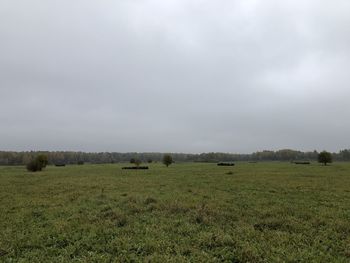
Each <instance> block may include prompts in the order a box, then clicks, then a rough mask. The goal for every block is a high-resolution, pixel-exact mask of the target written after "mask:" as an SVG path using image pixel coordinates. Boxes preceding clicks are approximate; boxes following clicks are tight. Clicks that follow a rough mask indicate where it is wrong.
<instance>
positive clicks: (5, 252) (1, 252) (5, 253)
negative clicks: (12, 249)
mask: <svg viewBox="0 0 350 263" xmlns="http://www.w3.org/2000/svg"><path fill="white" fill-rule="evenodd" d="M8 253H9V252H7V251H5V250H2V249H1V248H0V257H2V256H6V255H7V254H8Z"/></svg>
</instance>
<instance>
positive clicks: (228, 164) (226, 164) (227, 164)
mask: <svg viewBox="0 0 350 263" xmlns="http://www.w3.org/2000/svg"><path fill="white" fill-rule="evenodd" d="M217 165H218V166H235V164H234V163H223V162H221V163H218V164H217Z"/></svg>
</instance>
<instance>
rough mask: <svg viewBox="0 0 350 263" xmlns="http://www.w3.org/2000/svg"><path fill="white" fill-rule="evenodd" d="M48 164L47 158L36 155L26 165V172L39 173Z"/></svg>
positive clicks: (43, 155)
mask: <svg viewBox="0 0 350 263" xmlns="http://www.w3.org/2000/svg"><path fill="white" fill-rule="evenodd" d="M47 164H48V158H47V156H46V155H45V154H40V155H38V156H37V157H36V158H35V159H34V160H31V161H30V162H29V163H28V164H27V166H26V167H27V170H28V171H30V172H39V171H42V169H43V168H45V167H46V165H47Z"/></svg>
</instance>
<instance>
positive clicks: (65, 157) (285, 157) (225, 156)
mask: <svg viewBox="0 0 350 263" xmlns="http://www.w3.org/2000/svg"><path fill="white" fill-rule="evenodd" d="M39 154H45V155H46V156H47V157H48V164H57V163H65V164H78V163H95V164H98V163H118V162H130V160H131V159H135V160H140V161H141V162H142V163H146V162H150V161H153V162H162V161H163V156H164V154H163V153H133V152H130V153H117V152H100V153H86V152H45V151H40V152H39V151H30V152H11V151H0V165H25V164H28V163H29V162H30V161H32V160H34V159H35V158H36V157H37V156H38V155H39ZM171 157H172V160H173V161H174V162H177V163H179V162H231V161H292V160H310V161H317V160H318V152H317V151H312V152H301V151H295V150H289V149H286V150H278V151H261V152H255V153H252V154H232V153H214V152H212V153H201V154H186V153H171ZM332 159H333V161H350V149H348V150H341V151H339V152H338V153H332Z"/></svg>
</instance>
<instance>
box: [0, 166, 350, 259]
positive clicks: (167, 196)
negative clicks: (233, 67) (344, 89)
mask: <svg viewBox="0 0 350 263" xmlns="http://www.w3.org/2000/svg"><path fill="white" fill-rule="evenodd" d="M231 171H232V173H230V172H231ZM349 205H350V164H345V163H337V164H333V165H331V166H327V167H323V166H320V165H318V164H312V165H310V166H306V165H305V166H304V165H301V166H298V165H292V164H289V163H256V164H248V163H239V164H238V165H237V166H235V167H217V166H215V165H214V164H176V165H173V166H170V167H169V168H166V167H163V166H161V165H160V164H153V165H151V169H150V170H148V171H126V170H121V166H120V165H112V164H111V165H83V166H67V167H64V168H58V167H48V168H47V169H46V170H45V171H43V172H41V173H28V172H26V171H25V170H24V168H22V167H0V212H1V213H0V261H3V262H68V261H69V262H139V261H144V262H148V261H150V262H185V261H192V262H219V261H220V262H282V261H283V262H349V261H350V209H349Z"/></svg>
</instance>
